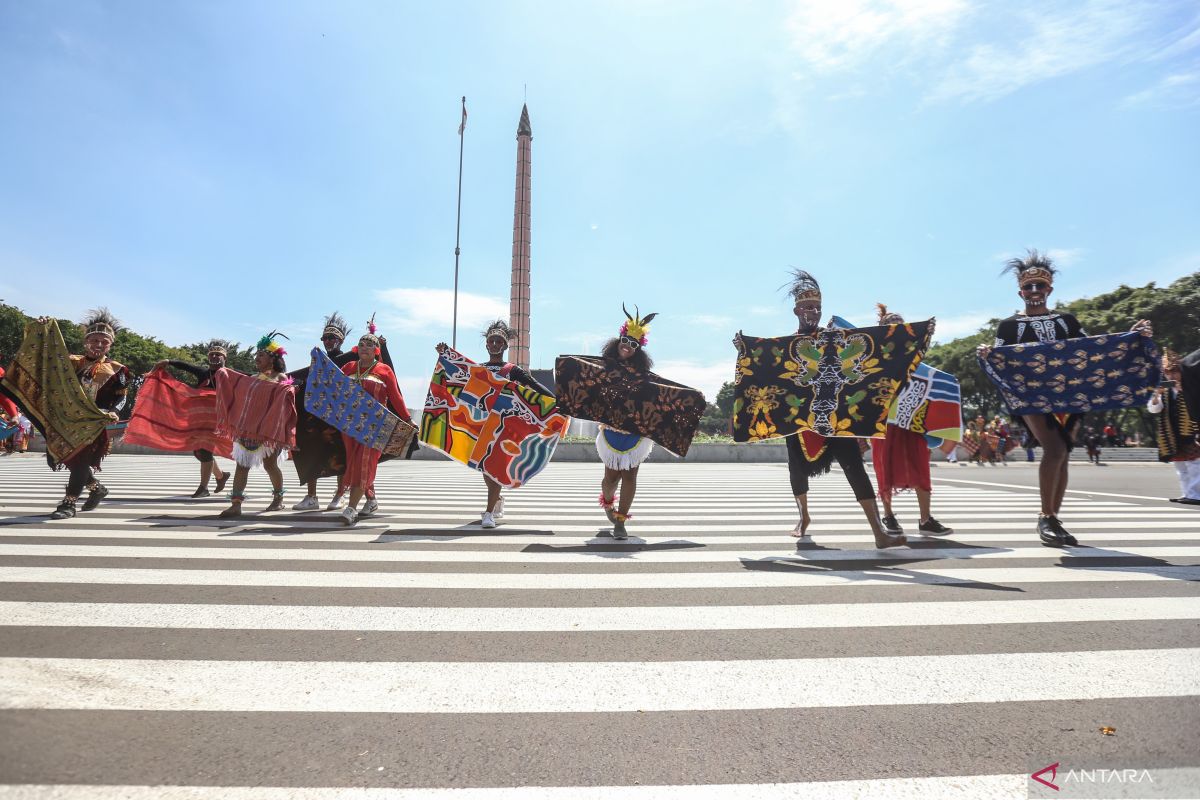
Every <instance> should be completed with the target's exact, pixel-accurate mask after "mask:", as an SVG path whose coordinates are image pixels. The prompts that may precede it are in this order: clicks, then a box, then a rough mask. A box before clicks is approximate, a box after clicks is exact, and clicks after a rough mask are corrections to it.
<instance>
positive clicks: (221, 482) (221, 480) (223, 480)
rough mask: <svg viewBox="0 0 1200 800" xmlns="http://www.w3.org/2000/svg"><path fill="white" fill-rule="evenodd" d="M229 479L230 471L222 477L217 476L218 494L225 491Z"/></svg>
mask: <svg viewBox="0 0 1200 800" xmlns="http://www.w3.org/2000/svg"><path fill="white" fill-rule="evenodd" d="M228 480H229V473H228V472H226V473H225V474H224V475H222V476H221V477H219V478H217V494H220V493H221V492H223V491H225V483H226V481H228Z"/></svg>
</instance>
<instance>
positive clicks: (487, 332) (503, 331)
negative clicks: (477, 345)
mask: <svg viewBox="0 0 1200 800" xmlns="http://www.w3.org/2000/svg"><path fill="white" fill-rule="evenodd" d="M492 336H502V337H504V340H505V341H512V340H513V339H515V338H517V334H516V331H514V330H513V329H512V328H510V327H508V323H507V322H506V321H505V320H502V319H498V320H496V321H495V322H492V323H490V324H489V325H488V326H487V327H486V328H484V330H483V338H484V340H485V341H486V340H487V339H490V338H491V337H492Z"/></svg>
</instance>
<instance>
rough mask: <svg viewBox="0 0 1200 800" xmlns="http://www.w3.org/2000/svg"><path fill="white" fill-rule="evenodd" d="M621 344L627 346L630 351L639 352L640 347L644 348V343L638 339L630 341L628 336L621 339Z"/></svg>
mask: <svg viewBox="0 0 1200 800" xmlns="http://www.w3.org/2000/svg"><path fill="white" fill-rule="evenodd" d="M621 344H623V345H625V346H626V347H628V348H629V349H630V350H637V349H638V348H639V347H641V346H642V343H641V342H639V341H638V340H637V339H630V338H629V337H628V336H622V337H621Z"/></svg>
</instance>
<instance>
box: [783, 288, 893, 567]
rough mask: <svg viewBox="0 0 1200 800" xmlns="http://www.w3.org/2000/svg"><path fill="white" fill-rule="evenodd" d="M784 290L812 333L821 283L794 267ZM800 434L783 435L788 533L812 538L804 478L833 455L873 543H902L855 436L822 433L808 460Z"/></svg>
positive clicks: (804, 330)
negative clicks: (887, 521) (884, 518)
mask: <svg viewBox="0 0 1200 800" xmlns="http://www.w3.org/2000/svg"><path fill="white" fill-rule="evenodd" d="M788 294H790V295H791V296H792V300H793V307H792V311H793V312H794V313H795V315H796V321H797V323H798V327H797V329H796V332H797V333H798V334H813V333H816V332H817V331H818V330H819V326H820V321H821V286H820V284H818V283H817V280H816V278H814V277H813V276H812V275H810V274H808V273H807V272H805V271H804V270H794V271H793V274H792V281H791V284H790V286H789V288H788ZM803 435H804V434H803V433H801V434H796V435H794V436H786V437H784V442H785V443H786V444H787V455H788V478H789V480H790V482H791V486H792V496H793V497H794V498H795V500H796V507H797V509H798V510H799V511H800V521H799V522H798V523H796V527H795V528H794V529H793V530H792V536H794V537H796V538H797V539H799V540H800V541H801V542H802V543H807V542H811V541H812V537H811V535H810V534H809V533H808V526H809V525H810V524H811V523H812V517H811V516H810V515H809V513H808V480H809V478H810V477H812V476H814V475H821V474H823V473H825V472H828V471H829V467H830V465H831V463H832V462H833V460H834V459H837V462H838V464H840V465H841V468H842V472H843V473H844V474H845V476H846V480H847V481H849V483H850V488H851V489H852V490H853V491H854V497H855V498H856V499H857V500H858V503H859V505H860V506H862V510H863V514H865V515H866V517H867V523H868V524H869V525H870V526H871V533H872V534H873V535H874V537H875V546H876V547H878V548H880V549H884V548H888V547H899V546H901V545H903V544H906V543H907V541H908V540H907V539H905V538H904V535H903V534H891V533H888V532H887V531H885V530H884V529H883V524H882V523H881V522H880V519H879V506H878V504H877V503H876V502H875V489H874V487H872V486H871V479H870V478H869V477H867V470H866V467H865V466H864V465H863V459H862V452H861V451H860V450H859V442H858V440H857V439H855V438H851V437H841V436H832V437H825V438H824V440H823V449H822V451H821V454H820V455H819V456H817V457H816V458H814V459H813V460H811V461H810V460H809V458H808V457H807V456H806V455H805V452H804V442H803V440H802V439H801V437H802V436H803ZM810 438H812V437H810ZM818 438H819V437H818Z"/></svg>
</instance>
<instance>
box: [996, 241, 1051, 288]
mask: <svg viewBox="0 0 1200 800" xmlns="http://www.w3.org/2000/svg"><path fill="white" fill-rule="evenodd" d="M1004 272H1011V273H1012V274H1013V275H1016V276H1017V285H1018V286H1019V285H1021V284H1022V283H1024V282H1025V281H1027V280H1040V281H1045V282H1046V283H1047V284H1053V283H1054V276H1055V275H1057V274H1058V267H1056V266H1054V262H1053V261H1051V260H1050V256H1049V255H1046V254H1045V253H1039V252H1038V251H1037V249H1036V248H1034V249H1030V250H1026V251H1025V257H1024V258H1010V259H1009V260H1008V261H1006V262H1005V263H1004ZM1001 274H1003V272H1002V273H1001Z"/></svg>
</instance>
